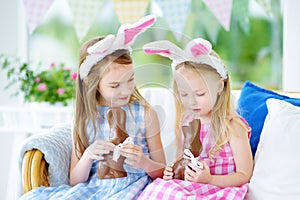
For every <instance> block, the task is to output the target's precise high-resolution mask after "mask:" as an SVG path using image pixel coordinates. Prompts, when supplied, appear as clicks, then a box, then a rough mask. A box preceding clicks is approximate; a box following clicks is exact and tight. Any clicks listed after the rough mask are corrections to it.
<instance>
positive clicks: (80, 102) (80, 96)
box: [73, 37, 149, 158]
mask: <svg viewBox="0 0 300 200" xmlns="http://www.w3.org/2000/svg"><path fill="white" fill-rule="evenodd" d="M103 38H104V37H98V38H93V39H91V40H89V41H87V42H86V43H84V44H83V45H82V46H81V48H80V59H79V65H78V66H79V67H78V74H79V68H80V66H81V64H82V63H83V62H84V60H85V59H86V57H87V55H88V53H87V48H88V47H90V46H92V45H93V44H95V43H96V42H98V41H100V40H102V39H103ZM113 62H114V63H118V64H124V65H127V64H132V59H131V56H130V53H129V51H128V50H117V51H115V52H113V53H112V54H110V55H107V56H106V57H104V58H103V59H102V60H100V61H99V62H98V63H97V64H95V65H94V66H93V67H92V69H91V70H90V72H89V74H88V75H87V76H86V77H85V78H84V79H83V80H81V78H80V76H78V77H77V82H76V108H75V116H74V127H73V142H74V146H75V150H76V151H75V152H76V156H77V157H78V158H80V157H81V156H82V154H83V152H84V151H85V149H86V148H87V147H88V146H89V138H88V135H87V134H88V133H87V126H88V123H89V122H92V125H93V128H94V137H95V136H96V128H97V126H96V120H98V118H97V105H99V104H100V102H101V101H102V100H103V99H102V97H101V94H100V92H99V91H98V84H99V81H100V79H101V78H102V77H103V75H104V74H105V73H106V72H108V70H109V65H110V64H111V63H113ZM134 101H140V102H143V103H144V105H145V106H146V108H147V107H148V106H149V104H148V103H147V101H146V100H145V99H144V98H143V97H142V96H141V94H140V93H139V91H138V90H137V88H136V87H134V90H133V93H132V95H131V97H130V100H129V103H132V102H134Z"/></svg>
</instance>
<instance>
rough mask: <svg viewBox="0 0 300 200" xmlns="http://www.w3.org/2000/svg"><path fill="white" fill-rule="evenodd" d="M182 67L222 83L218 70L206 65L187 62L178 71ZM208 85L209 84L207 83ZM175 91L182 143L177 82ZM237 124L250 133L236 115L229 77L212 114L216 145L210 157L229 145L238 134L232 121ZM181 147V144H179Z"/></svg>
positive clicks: (178, 126) (177, 130) (214, 54)
mask: <svg viewBox="0 0 300 200" xmlns="http://www.w3.org/2000/svg"><path fill="white" fill-rule="evenodd" d="M211 55H212V56H215V57H217V58H219V56H218V55H217V54H216V53H215V52H213V51H212V53H211ZM182 67H185V68H186V69H189V70H193V71H195V73H198V74H201V75H202V76H203V77H204V78H210V79H211V80H213V81H220V79H221V76H220V74H219V73H218V72H217V71H216V69H214V68H212V67H210V66H209V65H206V64H198V63H194V62H190V61H185V62H183V63H181V64H179V65H177V66H176V69H175V70H176V71H177V70H178V69H180V68H182ZM206 84H207V82H206ZM173 89H174V94H175V106H176V118H175V132H176V138H177V141H178V142H180V141H181V139H180V135H181V118H182V114H183V111H184V108H183V105H182V102H181V101H180V97H179V92H178V87H177V84H176V81H175V80H174V81H173ZM229 119H232V120H233V121H234V122H237V123H238V124H239V125H240V126H241V127H243V128H244V129H245V130H247V131H249V128H248V127H246V125H245V124H244V123H243V122H242V120H241V119H240V118H239V117H238V116H237V115H236V113H235V110H234V104H233V101H232V99H231V88H230V78H229V75H228V76H227V79H226V80H224V88H223V90H222V91H221V92H220V93H219V95H218V97H217V100H216V103H215V105H214V106H213V109H212V112H211V129H212V134H213V138H214V141H215V144H214V145H213V146H212V148H211V149H210V151H209V155H210V157H213V156H214V155H215V153H216V152H217V151H218V150H220V149H221V147H222V145H224V144H225V143H227V142H228V141H229V139H230V136H231V135H232V134H237V133H234V132H233V129H232V127H231V125H230V120H229ZM179 145H180V144H179Z"/></svg>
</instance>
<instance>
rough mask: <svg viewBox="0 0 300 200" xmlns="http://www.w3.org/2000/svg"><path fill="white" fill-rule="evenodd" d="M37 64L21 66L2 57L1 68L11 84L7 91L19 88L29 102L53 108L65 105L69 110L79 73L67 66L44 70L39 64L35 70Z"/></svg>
mask: <svg viewBox="0 0 300 200" xmlns="http://www.w3.org/2000/svg"><path fill="white" fill-rule="evenodd" d="M32 65H33V64H31V63H27V62H21V61H20V59H18V58H15V57H7V56H5V55H3V54H1V55H0V68H1V69H2V70H4V71H6V75H7V79H8V84H7V85H6V87H5V88H6V89H8V88H10V87H11V86H12V85H14V84H18V85H19V87H20V91H17V92H15V93H13V94H12V95H18V94H19V93H20V92H21V93H22V94H23V96H24V101H25V102H48V103H50V104H57V103H60V104H63V105H64V106H67V105H68V104H69V103H70V102H71V101H72V99H73V97H74V91H75V80H76V78H77V73H76V72H72V71H71V70H70V69H68V68H66V67H65V65H64V64H63V63H60V64H58V65H57V64H56V63H54V62H52V63H50V65H49V66H47V67H46V68H43V70H42V68H41V67H42V64H41V63H39V64H37V66H36V67H35V68H33V67H32Z"/></svg>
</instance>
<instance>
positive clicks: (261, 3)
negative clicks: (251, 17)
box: [255, 0, 271, 15]
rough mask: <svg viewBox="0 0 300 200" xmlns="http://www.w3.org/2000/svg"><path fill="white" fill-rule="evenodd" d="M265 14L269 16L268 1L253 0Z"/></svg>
mask: <svg viewBox="0 0 300 200" xmlns="http://www.w3.org/2000/svg"><path fill="white" fill-rule="evenodd" d="M255 1H256V2H257V3H258V4H259V5H260V6H261V7H262V8H263V9H264V10H265V11H266V13H267V15H270V14H271V1H270V0H255Z"/></svg>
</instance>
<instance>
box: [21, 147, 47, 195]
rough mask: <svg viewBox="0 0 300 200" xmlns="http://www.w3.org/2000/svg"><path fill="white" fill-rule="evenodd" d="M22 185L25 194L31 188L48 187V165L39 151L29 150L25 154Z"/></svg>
mask: <svg viewBox="0 0 300 200" xmlns="http://www.w3.org/2000/svg"><path fill="white" fill-rule="evenodd" d="M22 185H23V192H24V193H26V192H28V191H30V190H32V189H33V188H37V187H40V186H49V185H50V180H49V174H48V163H47V162H46V161H45V159H44V154H43V153H42V152H41V151H40V150H36V149H33V150H29V151H27V152H26V153H25V155H24V158H23V164H22Z"/></svg>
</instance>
